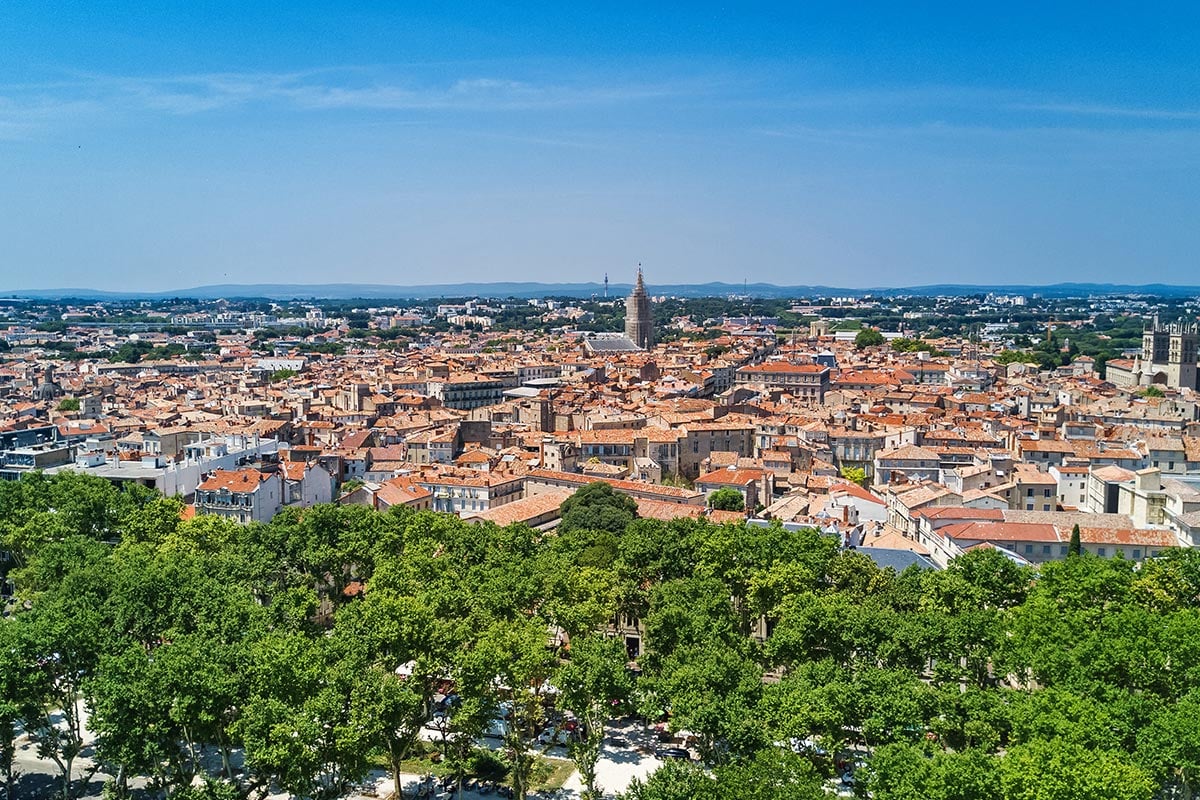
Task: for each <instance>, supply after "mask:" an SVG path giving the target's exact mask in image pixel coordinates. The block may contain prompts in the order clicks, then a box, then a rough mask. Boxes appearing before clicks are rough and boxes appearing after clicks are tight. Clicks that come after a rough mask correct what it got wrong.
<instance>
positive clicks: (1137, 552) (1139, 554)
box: [1132, 550, 1142, 558]
mask: <svg viewBox="0 0 1200 800" xmlns="http://www.w3.org/2000/svg"><path fill="white" fill-rule="evenodd" d="M1132 555H1133V557H1134V558H1141V557H1142V551H1141V550H1134V551H1133V553H1132Z"/></svg>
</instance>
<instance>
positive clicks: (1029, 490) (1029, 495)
mask: <svg viewBox="0 0 1200 800" xmlns="http://www.w3.org/2000/svg"><path fill="white" fill-rule="evenodd" d="M1025 496H1026V497H1033V487H1032V486H1030V487H1029V488H1028V489H1026V490H1025Z"/></svg>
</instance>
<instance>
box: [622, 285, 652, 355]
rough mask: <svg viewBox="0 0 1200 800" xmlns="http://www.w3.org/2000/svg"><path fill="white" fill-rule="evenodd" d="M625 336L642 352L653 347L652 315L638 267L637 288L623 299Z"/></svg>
mask: <svg viewBox="0 0 1200 800" xmlns="http://www.w3.org/2000/svg"><path fill="white" fill-rule="evenodd" d="M625 335H626V336H628V337H629V339H630V340H632V341H633V343H634V344H636V345H637V346H638V347H640V348H642V349H643V350H650V349H651V348H653V347H654V314H653V313H652V312H651V311H650V298H649V297H647V296H646V285H645V284H644V283H643V282H642V269H641V267H638V274H637V286H635V287H633V293H632V294H630V295H629V297H627V298H625Z"/></svg>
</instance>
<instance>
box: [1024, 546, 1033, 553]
mask: <svg viewBox="0 0 1200 800" xmlns="http://www.w3.org/2000/svg"><path fill="white" fill-rule="evenodd" d="M1025 552H1026V553H1029V554H1032V553H1033V545H1031V544H1027V545H1025Z"/></svg>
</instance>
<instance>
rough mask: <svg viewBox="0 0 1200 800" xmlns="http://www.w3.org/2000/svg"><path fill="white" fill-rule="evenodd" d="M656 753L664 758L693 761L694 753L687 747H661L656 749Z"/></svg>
mask: <svg viewBox="0 0 1200 800" xmlns="http://www.w3.org/2000/svg"><path fill="white" fill-rule="evenodd" d="M654 755H656V756H657V757H658V758H661V759H663V760H664V761H665V760H667V759H672V758H673V759H676V760H679V761H691V760H692V754H691V753H689V752H688V751H687V748H686V747H660V748H658V749H657V750H655V751H654Z"/></svg>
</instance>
